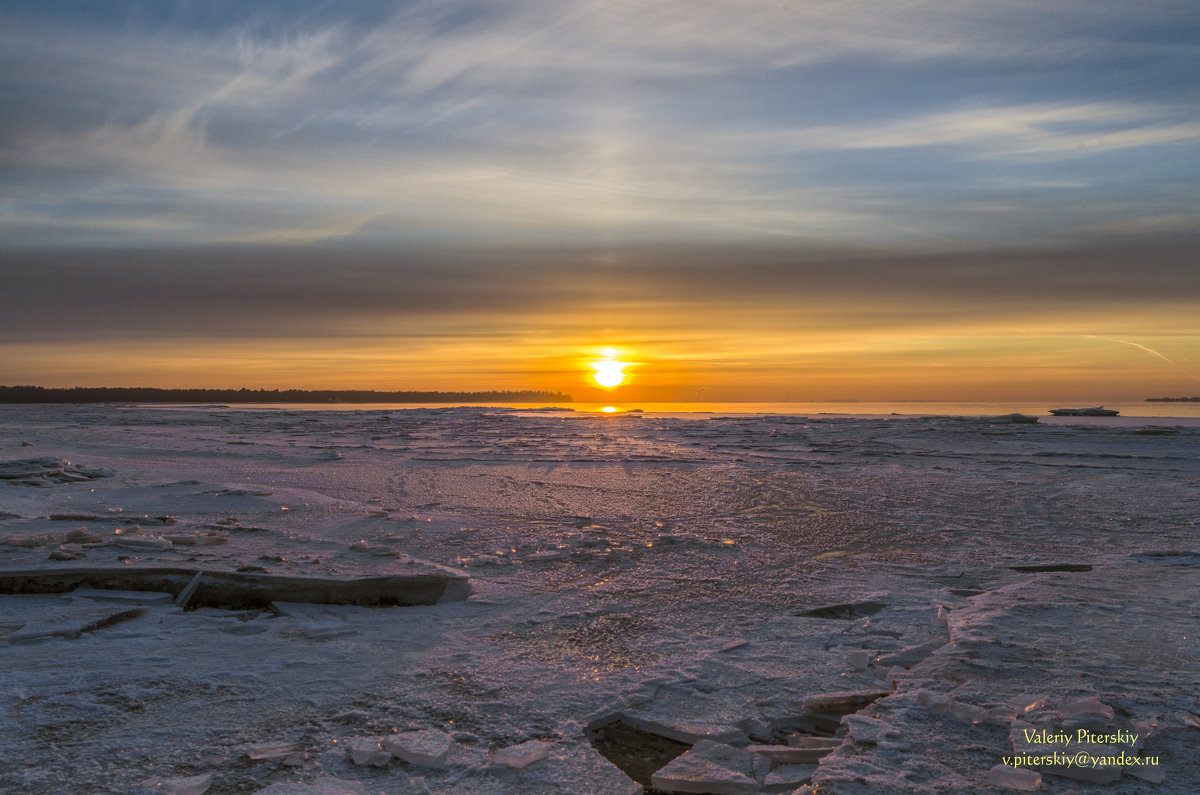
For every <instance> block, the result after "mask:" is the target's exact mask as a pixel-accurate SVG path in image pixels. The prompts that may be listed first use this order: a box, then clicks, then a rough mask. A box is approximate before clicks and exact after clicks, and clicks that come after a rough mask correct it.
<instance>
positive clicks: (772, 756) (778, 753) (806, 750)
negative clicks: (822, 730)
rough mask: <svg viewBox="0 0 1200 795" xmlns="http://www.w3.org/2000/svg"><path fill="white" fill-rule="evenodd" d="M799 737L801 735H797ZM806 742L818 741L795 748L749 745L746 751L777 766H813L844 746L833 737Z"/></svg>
mask: <svg viewBox="0 0 1200 795" xmlns="http://www.w3.org/2000/svg"><path fill="white" fill-rule="evenodd" d="M795 736H797V737H799V736H800V735H795ZM803 739H805V740H817V741H819V742H818V743H816V744H813V745H811V746H808V747H793V746H791V745H748V746H746V751H747V752H748V753H751V754H755V755H756V756H762V757H765V758H766V759H769V760H770V761H771V763H772V764H775V765H811V764H816V763H817V761H818V760H820V758H821V757H823V756H825V754H827V753H829V752H830V751H832V750H833V749H834V748H837V747H838V746H840V745H841V744H842V741H841V740H835V739H833V738H832V737H806V738H803Z"/></svg>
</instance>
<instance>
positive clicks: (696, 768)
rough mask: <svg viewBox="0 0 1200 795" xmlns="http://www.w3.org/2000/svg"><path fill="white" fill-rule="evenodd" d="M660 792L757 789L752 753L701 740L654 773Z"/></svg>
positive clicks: (730, 794)
mask: <svg viewBox="0 0 1200 795" xmlns="http://www.w3.org/2000/svg"><path fill="white" fill-rule="evenodd" d="M651 781H652V783H653V785H654V788H655V789H658V790H662V791H663V792H704V793H712V795H750V794H751V793H755V792H758V789H759V785H758V779H757V777H756V776H755V772H754V759H753V756H752V755H751V754H750V753H749V752H747V751H744V750H742V749H740V748H734V747H732V746H729V745H724V744H722V743H718V742H713V741H712V740H701V741H700V742H698V743H696V744H695V745H694V746H692V749H691V750H690V751H688V752H686V753H684V754H683V755H682V756H679V757H676V758H675V760H674V761H673V762H671V763H670V764H668V765H667V766H666V767H664V768H662V769H661V770H659V771H658V772H657V773H655V774H654V775H653V777H652V778H651Z"/></svg>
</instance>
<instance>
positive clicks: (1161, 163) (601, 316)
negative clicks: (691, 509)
mask: <svg viewBox="0 0 1200 795" xmlns="http://www.w3.org/2000/svg"><path fill="white" fill-rule="evenodd" d="M0 106H2V107H3V108H4V112H3V113H0V383H6V384H40V385H43V386H76V385H81V386H82V385H88V386H134V385H139V386H160V387H202V386H212V387H241V386H248V387H252V388H259V387H265V388H295V387H300V388H366V389H386V390H394V389H443V390H459V389H551V390H561V391H564V392H568V393H571V394H573V395H575V396H576V398H577V399H580V400H612V399H615V397H616V396H620V397H621V398H622V399H624V400H708V401H719V400H762V401H788V400H795V401H814V400H815V401H820V400H832V399H844V398H853V399H859V400H900V399H946V400H1042V399H1046V400H1049V399H1063V400H1068V399H1069V400H1078V401H1084V402H1088V403H1095V402H1101V400H1107V401H1110V402H1111V401H1113V400H1140V399H1141V398H1144V397H1150V396H1158V395H1192V394H1200V320H1198V318H1200V267H1198V266H1200V263H1198V262H1197V260H1198V257H1197V252H1198V251H1200V247H1198V246H1197V244H1198V243H1200V14H1197V13H1196V10H1195V4H1194V2H1193V0H1143V1H1142V2H1139V3H1136V4H1135V3H1129V2H1127V0H1119V1H1117V0H1089V1H1088V2H1082V1H1073V0H1061V2H1045V0H1040V1H1037V2H1035V1H1034V0H1028V1H1026V0H1014V1H1012V2H1005V1H1004V0H986V1H984V0H928V1H927V2H903V1H898V2H889V3H878V2H876V3H867V2H849V1H840V2H839V1H836V0H830V1H826V2H822V1H821V0H812V1H811V2H790V1H789V0H773V1H771V2H767V1H766V0H706V1H705V2H694V0H659V1H658V2H646V1H645V0H642V1H640V2H632V1H626V0H521V1H520V2H509V1H507V0H487V2H464V1H462V0H439V1H437V2H355V3H335V2H301V1H300V0H289V1H288V2H271V1H270V0H267V1H265V2H255V3H244V2H218V1H214V2H205V3H193V2H187V3H184V2H164V1H163V0H153V1H151V2H78V1H77V2H58V1H57V0H38V2H17V1H14V0H10V1H9V2H7V3H5V4H4V7H3V9H2V10H0ZM606 359H611V360H615V361H620V362H623V363H625V364H624V367H623V373H624V375H625V381H624V382H623V383H622V384H621V385H620V386H618V387H616V388H615V389H613V390H611V391H607V390H603V389H601V388H600V387H599V386H597V384H596V383H595V382H594V381H593V380H592V379H591V378H590V374H592V373H594V372H595V364H594V363H595V362H597V361H602V360H606Z"/></svg>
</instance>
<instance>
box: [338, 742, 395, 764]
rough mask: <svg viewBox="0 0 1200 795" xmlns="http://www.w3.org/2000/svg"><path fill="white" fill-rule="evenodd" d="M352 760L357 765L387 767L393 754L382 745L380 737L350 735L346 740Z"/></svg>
mask: <svg viewBox="0 0 1200 795" xmlns="http://www.w3.org/2000/svg"><path fill="white" fill-rule="evenodd" d="M346 747H347V748H348V749H349V751H350V761H351V762H353V763H354V764H356V765H371V766H373V767H387V765H388V763H389V762H391V761H392V755H391V753H389V752H388V751H385V750H384V749H383V747H382V746H381V745H380V738H379V737H350V738H347V740H346Z"/></svg>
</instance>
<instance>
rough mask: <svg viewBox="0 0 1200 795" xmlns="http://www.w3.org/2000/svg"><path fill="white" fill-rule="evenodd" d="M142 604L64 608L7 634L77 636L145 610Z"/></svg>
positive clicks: (14, 637) (13, 638)
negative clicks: (134, 605)
mask: <svg viewBox="0 0 1200 795" xmlns="http://www.w3.org/2000/svg"><path fill="white" fill-rule="evenodd" d="M145 612H146V608H144V607H128V606H123V607H93V608H86V607H84V608H80V607H75V608H67V609H65V610H63V611H61V612H57V613H55V614H53V615H50V616H45V617H43V618H40V619H37V620H35V621H30V622H28V623H27V624H25V625H24V626H22V627H21V628H20V629H18V630H16V631H15V632H13V633H12V634H10V635H9V636H8V639H9V640H10V641H14V642H20V641H32V640H44V639H46V638H77V637H79V636H80V635H82V634H83V633H84V632H93V631H95V630H97V629H104V628H105V627H110V626H112V625H113V624H119V623H121V622H122V621H129V620H130V619H133V618H137V617H138V616H140V615H142V614H144V613H145Z"/></svg>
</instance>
